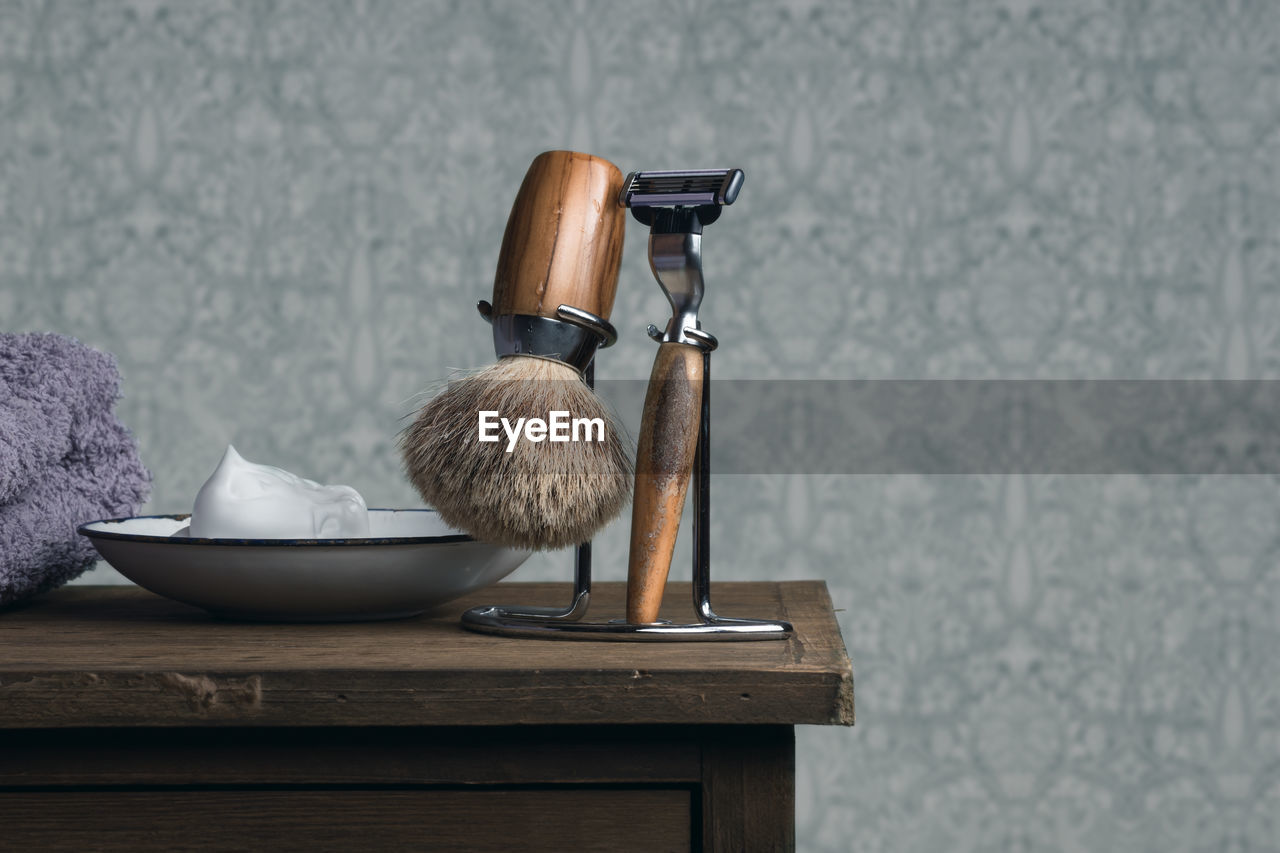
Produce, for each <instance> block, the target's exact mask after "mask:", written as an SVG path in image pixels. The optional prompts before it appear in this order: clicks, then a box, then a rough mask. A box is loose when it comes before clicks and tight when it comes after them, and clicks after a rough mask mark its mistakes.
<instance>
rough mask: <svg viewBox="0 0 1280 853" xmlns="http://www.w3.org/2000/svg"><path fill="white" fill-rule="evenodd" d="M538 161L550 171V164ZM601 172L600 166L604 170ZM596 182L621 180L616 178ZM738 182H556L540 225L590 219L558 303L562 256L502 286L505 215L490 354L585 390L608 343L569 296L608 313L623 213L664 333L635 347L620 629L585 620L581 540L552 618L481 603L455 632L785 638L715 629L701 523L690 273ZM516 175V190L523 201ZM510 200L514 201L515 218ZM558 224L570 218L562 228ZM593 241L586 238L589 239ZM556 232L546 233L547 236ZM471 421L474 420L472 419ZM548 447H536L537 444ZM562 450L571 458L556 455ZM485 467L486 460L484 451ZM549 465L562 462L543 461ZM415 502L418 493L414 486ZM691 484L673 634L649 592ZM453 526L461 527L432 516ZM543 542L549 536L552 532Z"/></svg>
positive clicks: (695, 303)
mask: <svg viewBox="0 0 1280 853" xmlns="http://www.w3.org/2000/svg"><path fill="white" fill-rule="evenodd" d="M548 161H552V162H554V163H557V164H558V165H557V166H554V167H551V166H550V164H549V163H548ZM586 161H589V162H590V165H591V166H592V167H594V168H597V169H599V168H600V167H601V164H603V163H605V162H606V161H600V160H599V159H598V158H590V157H587V155H582V154H575V153H571V152H547V153H545V154H542V155H540V156H539V158H538V159H537V160H535V161H534V165H533V166H532V167H531V168H530V176H531V177H532V176H536V175H538V174H545V173H546V172H547V170H548V169H549V168H550V171H552V172H553V173H555V174H558V175H571V174H572V173H573V172H574V171H575V170H576V169H577V168H578V166H575V165H574V164H575V163H577V164H581V163H583V162H586ZM608 165H609V166H611V164H608ZM605 172H606V173H609V174H616V176H617V177H618V178H620V177H621V173H620V172H617V170H616V169H613V170H612V171H610V169H605ZM743 180H744V175H743V172H742V170H740V169H702V170H689V171H636V172H631V173H630V174H629V175H627V177H626V178H625V179H623V180H621V181H620V182H615V181H614V180H608V179H606V180H604V181H603V182H595V183H594V184H593V183H592V182H580V183H581V185H582V186H583V188H584V189H583V193H582V195H581V196H580V197H569V196H567V195H566V194H565V192H564V190H563V187H564V186H566V185H571V184H572V181H562V182H561V183H560V184H559V185H558V186H557V187H556V188H555V190H554V194H556V195H557V203H556V204H555V205H554V206H553V207H554V211H553V212H552V213H551V214H550V215H551V218H552V219H557V218H558V219H559V220H560V221H563V220H564V219H565V218H566V217H565V215H564V213H563V211H564V210H566V209H571V210H575V211H578V212H581V211H583V210H589V211H595V214H594V215H590V216H586V217H577V219H575V220H574V225H575V226H576V227H577V229H578V230H577V231H576V232H575V233H573V234H571V235H569V236H568V239H569V241H570V244H571V246H572V252H571V254H572V256H573V257H574V258H576V259H577V260H578V261H579V262H580V265H579V266H575V267H574V269H573V272H571V273H566V274H567V275H569V276H570V277H571V278H574V279H575V281H576V283H577V285H578V287H577V288H576V290H573V291H570V295H571V297H572V296H577V297H579V298H578V300H577V301H560V299H559V298H555V297H553V298H550V299H548V298H547V296H548V294H550V293H555V292H563V291H564V290H565V289H564V288H562V287H560V286H559V285H558V283H557V281H556V280H555V273H554V270H555V266H556V262H557V261H558V260H559V259H560V258H562V257H563V255H564V252H562V251H556V250H555V249H550V250H547V251H546V252H545V254H548V257H546V258H543V257H539V258H538V264H537V272H536V273H535V274H534V275H533V276H532V277H530V278H526V279H523V280H518V281H514V282H512V281H510V280H508V279H505V278H504V269H505V268H507V267H510V266H511V265H510V264H508V263H507V259H508V255H509V251H510V250H511V247H512V246H513V245H515V244H517V243H519V242H520V241H522V240H523V239H524V236H523V235H521V234H513V233H512V229H513V227H527V225H524V224H523V221H524V215H525V214H524V213H523V212H522V213H521V214H520V216H518V215H517V211H513V213H512V217H511V220H510V221H509V223H508V228H507V234H506V236H505V237H504V241H503V260H502V261H500V262H499V271H498V277H497V281H496V282H495V300H494V303H493V304H490V303H488V302H485V301H482V302H480V304H479V311H480V314H481V316H483V317H484V319H485V320H487V321H489V322H490V324H491V325H492V327H493V337H494V349H495V351H496V353H497V355H498V356H499V357H500V358H501V357H503V356H510V355H513V354H520V355H526V356H534V357H536V358H541V359H551V360H558V361H561V362H563V363H565V364H567V365H569V366H571V367H572V368H573V369H574V370H575V371H577V372H578V373H579V374H580V376H581V380H582V382H584V383H585V385H586V386H587V387H588V388H592V387H594V375H595V357H596V353H597V350H599V349H604V348H607V347H609V346H610V345H612V344H613V343H614V342H615V341H616V340H617V337H618V333H617V331H616V329H615V328H614V326H613V325H612V324H611V323H610V321H609V319H608V318H607V316H606V315H602V314H601V313H597V312H594V311H592V310H589V308H588V307H584V305H583V304H581V302H582V301H583V300H582V299H581V296H582V294H588V300H590V301H591V302H592V304H594V305H600V304H602V302H603V303H604V304H606V305H609V304H611V303H612V297H613V291H614V287H615V286H616V275H617V268H618V264H619V260H620V254H621V241H620V240H616V239H614V235H615V234H616V233H619V232H620V226H619V224H618V220H619V218H620V217H619V216H618V214H619V213H620V212H625V211H628V210H629V211H630V213H631V215H632V216H634V217H635V219H636V220H637V221H639V222H640V223H642V224H643V225H646V226H648V227H649V252H648V256H649V266H650V268H651V269H652V272H653V275H654V277H655V278H656V280H657V282H658V284H659V286H660V287H661V288H662V291H663V293H664V294H665V295H666V297H667V300H668V301H669V302H670V304H671V312H672V313H671V319H670V320H669V321H668V322H667V323H666V326H665V328H663V329H659V328H658V327H657V326H655V325H649V327H648V334H649V336H650V337H651V338H652V339H653V340H655V341H656V342H657V343H658V354H657V357H656V359H655V361H654V365H653V370H652V373H651V375H650V379H649V385H648V389H647V392H646V395H645V403H644V415H643V420H642V422H641V428H640V434H639V438H638V441H637V448H636V461H635V476H634V494H633V498H632V518H631V537H630V557H629V560H628V580H627V612H626V618H625V619H622V618H619V619H614V620H610V621H603V622H601V621H589V620H587V619H585V616H586V613H587V609H588V606H589V603H590V598H591V542H590V539H586V540H585V541H581V542H580V543H579V544H578V545H577V546H576V549H575V560H574V589H573V595H572V598H571V600H570V601H569V603H568V604H567V605H566V606H565V607H564V608H563V609H555V608H541V607H521V606H515V605H488V606H483V607H476V608H472V609H470V610H468V611H466V612H465V613H464V614H463V616H462V624H463V625H464V626H466V627H467V628H469V629H472V630H475V631H480V632H486V633H494V634H502V635H505V636H517V637H543V638H556V639H579V640H630V641H689V640H766V639H785V638H787V637H789V636H790V635H791V632H792V628H791V626H790V625H789V624H788V623H786V622H782V621H774V620H763V619H744V618H729V617H723V616H719V615H717V614H716V613H715V611H714V610H713V608H712V605H711V561H710V557H711V549H710V538H709V519H710V486H711V465H710V442H711V421H710V414H711V407H710V403H711V386H710V381H709V380H710V368H711V353H712V352H713V351H714V350H715V349H716V347H717V341H716V338H715V336H714V335H712V334H710V333H709V332H707V331H706V330H704V329H703V328H702V323H701V322H700V320H699V318H698V311H699V308H700V307H701V304H702V298H703V293H704V279H703V270H702V235H703V229H704V227H706V226H708V225H710V224H712V223H713V222H715V221H716V220H718V219H719V217H720V215H721V213H722V212H723V211H724V208H725V207H727V206H729V205H732V204H733V203H734V201H735V200H736V199H737V197H738V193H739V191H740V190H741V188H742V184H743ZM529 181H530V177H527V178H526V184H525V186H523V187H522V188H521V197H525V196H526V190H527V189H528V185H529ZM519 207H520V200H518V201H517V209H518V208H519ZM575 216H576V214H575ZM570 218H572V217H570ZM597 230H598V231H600V232H603V233H607V235H608V239H605V237H603V236H594V235H593V234H592V232H593V231H597ZM557 233H559V232H557ZM583 267H585V268H586V269H588V270H597V271H603V273H599V274H598V280H597V281H590V280H588V281H583V280H582V279H581V277H580V276H579V275H578V273H579V271H580V270H581V269H582V268H583ZM513 286H514V288H515V289H517V290H519V291H521V292H528V293H533V294H536V298H534V299H526V300H525V303H526V304H528V305H536V308H535V309H534V310H533V311H532V312H530V313H521V312H516V311H512V310H510V309H509V308H506V309H504V308H502V307H499V306H500V305H501V306H509V305H510V304H512V302H513V300H512V299H511V298H510V297H509V292H510V290H511V289H512V288H513ZM599 288H604V289H606V290H607V293H608V298H607V300H601V299H600V298H599V297H598V296H597V297H595V298H594V299H592V298H591V294H594V293H596V292H597V290H598V289H599ZM473 417H474V416H473ZM546 446H547V447H550V445H549V444H548V445H546ZM566 449H567V450H568V451H569V452H572V451H573V448H566ZM405 451H406V457H407V458H411V454H412V451H413V448H412V445H411V441H406V445H405ZM492 456H493V458H497V456H498V454H497V453H496V448H495V452H494V453H493V454H492ZM549 464H550V465H551V466H552V467H557V466H560V467H563V463H560V462H559V461H556V460H552V461H551V462H550V463H549ZM409 467H410V469H411V479H414V481H415V485H419V488H420V491H423V493H424V497H426V498H428V499H429V498H430V497H431V495H429V494H428V493H427V491H426V490H424V489H422V488H421V484H420V482H419V480H418V478H415V477H413V476H412V469H413V465H412V463H410V466H409ZM691 482H692V486H693V530H692V533H693V555H692V563H693V567H692V576H693V584H692V589H693V605H694V612H695V614H696V616H697V619H698V621H697V622H694V623H689V624H673V623H671V622H668V621H664V620H660V619H659V618H658V613H659V609H660V607H661V604H662V599H663V592H664V589H665V587H666V582H667V577H668V574H669V572H670V568H671V562H672V558H673V552H674V548H675V543H676V536H677V533H678V532H679V528H680V523H681V516H682V512H683V508H684V504H685V499H686V495H687V492H688V490H689V486H690V484H691ZM595 483H596V480H595V479H594V478H592V477H590V476H588V478H587V479H586V481H585V482H577V483H566V484H564V485H563V488H562V490H561V494H562V496H565V495H567V496H568V497H569V499H573V497H574V496H575V495H580V494H582V493H583V492H589V491H590V490H591V489H592V488H593V487H594V485H595ZM446 520H448V521H450V523H452V524H455V525H457V526H459V527H461V528H462V529H467V526H468V521H469V519H467V518H457V519H448V518H447V519H446ZM549 535H550V536H552V537H554V536H555V532H554V531H552V532H551V533H550V534H549Z"/></svg>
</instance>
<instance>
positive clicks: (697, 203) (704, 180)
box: [618, 169, 744, 208]
mask: <svg viewBox="0 0 1280 853" xmlns="http://www.w3.org/2000/svg"><path fill="white" fill-rule="evenodd" d="M743 177H744V176H743V174H742V170H741V169H688V170H683V171H670V172H632V173H631V174H630V175H627V179H626V180H625V181H623V182H622V193H621V195H620V196H619V197H618V203H619V204H621V205H622V206H623V207H630V208H636V207H702V206H704V205H724V204H733V202H734V200H735V199H737V198H738V190H740V189H741V188H742V180H743Z"/></svg>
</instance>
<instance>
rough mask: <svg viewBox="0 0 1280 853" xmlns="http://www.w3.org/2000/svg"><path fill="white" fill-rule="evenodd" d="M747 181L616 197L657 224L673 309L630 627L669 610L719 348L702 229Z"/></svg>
mask: <svg viewBox="0 0 1280 853" xmlns="http://www.w3.org/2000/svg"><path fill="white" fill-rule="evenodd" d="M743 178H744V175H743V172H742V170H741V169H697V170H689V171H669V172H632V173H631V174H630V175H628V176H627V178H626V180H625V181H623V184H622V192H621V193H620V194H619V197H618V203H619V204H621V205H622V206H623V207H627V208H630V210H631V213H632V215H633V216H634V217H635V218H636V219H637V220H639V221H640V222H642V223H643V224H645V225H648V226H649V267H650V268H651V269H652V270H653V276H654V278H656V279H657V280H658V284H659V286H661V287H662V292H663V293H665V294H666V296H667V301H668V302H670V303H671V319H670V320H669V321H668V322H667V325H666V328H665V329H661V330H660V329H658V328H657V327H656V326H653V325H650V326H649V336H650V337H651V338H653V339H654V340H656V341H658V344H659V345H658V355H657V357H656V358H655V359H654V362H653V372H652V373H651V374H650V376H649V387H648V390H647V391H646V392H645V400H644V417H643V420H642V421H641V424H640V436H639V439H638V441H637V446H636V477H635V495H634V499H633V501H632V504H631V552H630V557H629V559H628V565H627V621H628V622H630V623H632V624H646V623H652V622H656V621H657V619H658V611H659V609H660V608H661V606H662V594H663V591H664V590H665V589H666V585H667V576H668V575H669V574H670V572H671V557H672V554H673V552H674V550H675V544H676V535H677V534H678V533H679V532H680V515H681V513H682V512H683V510H684V501H685V496H686V494H687V493H688V490H689V479H690V475H691V473H692V470H693V458H694V451H695V449H696V447H697V441H698V431H699V428H700V426H701V424H700V420H701V402H702V386H703V382H704V379H705V364H706V354H707V353H708V352H710V351H711V350H713V349H715V347H716V339H715V337H713V336H712V335H710V334H708V333H706V332H704V331H703V330H702V326H701V324H700V323H699V321H698V309H699V308H700V307H701V305H702V295H703V278H702V229H703V227H704V226H706V225H710V224H711V223H712V222H715V221H716V220H717V219H719V218H720V214H721V212H722V211H723V209H724V207H725V206H726V205H730V204H733V203H734V201H735V200H736V199H737V197H738V192H739V190H741V188H742V181H743Z"/></svg>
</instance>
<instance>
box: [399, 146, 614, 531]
mask: <svg viewBox="0 0 1280 853" xmlns="http://www.w3.org/2000/svg"><path fill="white" fill-rule="evenodd" d="M621 188H622V173H621V172H620V171H619V170H618V168H617V167H616V166H614V165H613V164H612V163H610V162H608V161H607V160H602V159H600V158H598V157H592V156H590V155H587V154H579V153H575V152H570V151H548V152H545V153H543V154H540V155H538V157H537V158H536V159H535V160H534V161H533V164H532V165H531V166H530V167H529V171H528V173H527V174H526V175H525V178H524V182H523V183H522V184H521V185H520V190H519V192H518V193H517V195H516V200H515V203H514V204H513V205H512V208H511V215H510V217H509V218H508V220H507V229H506V232H505V234H504V236H503V238H502V251H501V254H500V255H499V258H498V269H497V273H496V275H495V276H494V285H493V303H492V306H489V305H488V304H486V303H481V306H480V307H481V313H482V314H485V316H486V318H487V319H489V320H490V322H491V323H492V325H493V337H494V348H495V350H496V352H497V354H498V356H499V361H498V362H497V363H496V364H494V365H491V366H489V367H487V368H484V369H483V370H480V371H477V372H475V373H472V374H471V375H469V376H465V377H463V378H461V379H456V380H454V381H452V382H450V383H449V384H448V386H447V388H446V389H445V390H444V391H443V392H442V393H441V394H439V395H438V396H437V397H435V398H434V399H432V400H431V401H430V402H428V403H427V404H426V405H425V406H423V407H422V409H421V410H420V411H419V413H418V415H417V417H416V418H415V420H414V421H413V423H412V425H411V426H410V427H409V428H408V429H407V430H405V432H404V433H403V435H402V437H401V442H400V446H401V451H402V453H403V457H404V462H405V470H406V473H407V475H408V477H409V480H410V482H412V483H413V485H414V487H415V488H416V489H417V491H418V493H419V494H420V495H421V496H422V499H423V500H424V501H425V502H426V503H427V504H429V505H431V506H433V507H435V509H436V510H437V511H438V512H439V513H440V517H441V518H442V519H443V520H444V521H445V522H446V523H448V524H449V525H450V526H452V527H455V528H457V529H459V530H462V531H465V532H466V533H469V534H470V535H471V536H473V537H475V538H476V539H479V540H482V541H485V542H492V543H494V544H498V545H505V546H508V547H513V548H520V549H528V550H545V549H554V548H563V547H566V546H570V545H576V544H578V543H580V542H585V541H586V540H588V539H590V538H591V537H592V536H593V535H594V534H595V533H596V531H598V530H599V529H600V528H601V527H603V526H604V525H605V524H607V523H608V522H609V521H611V520H612V519H613V518H614V517H616V516H617V515H618V514H619V513H620V512H621V511H622V510H623V508H624V507H625V506H626V504H627V501H628V499H629V498H630V490H631V471H632V465H631V460H630V457H629V455H628V453H627V448H626V445H625V442H624V438H623V432H622V429H621V427H620V426H619V425H618V423H617V422H616V420H615V418H614V417H613V415H612V413H611V412H610V411H609V410H608V409H607V408H606V407H605V406H604V405H603V404H602V403H601V402H600V400H599V398H598V397H597V396H596V395H595V393H594V392H593V391H592V390H591V389H590V388H589V387H588V386H587V384H586V382H585V381H584V376H583V374H584V371H586V370H587V369H588V367H589V365H590V364H591V362H592V359H593V358H594V356H595V351H596V348H597V347H598V346H601V345H605V346H607V345H608V344H609V343H612V337H613V332H612V327H611V326H609V324H608V318H609V312H610V311H611V310H612V308H613V298H614V294H615V292H616V290H617V284H618V267H619V264H620V263H621V260H622V238H623V229H624V228H625V221H626V217H625V215H626V211H625V210H624V209H623V208H621V207H620V206H619V205H618V202H617V199H618V194H619V192H620V190H621ZM557 412H559V413H565V414H564V415H562V423H563V422H568V423H569V424H571V425H572V426H573V427H574V429H572V431H569V432H568V434H569V435H570V436H571V438H570V439H569V440H552V436H551V435H548V434H547V433H546V431H542V432H541V437H540V438H539V431H537V430H533V429H530V430H526V431H524V432H522V433H517V434H513V433H512V432H511V431H510V425H515V424H519V423H521V421H520V419H522V418H523V419H525V420H524V423H526V424H527V423H530V422H531V421H532V419H539V420H541V421H542V422H543V423H544V424H545V423H548V422H550V421H551V419H552V418H553V415H554V413H557ZM482 413H493V414H492V415H488V416H486V417H487V418H488V420H489V421H490V423H494V424H496V423H498V422H500V421H501V420H503V419H505V421H506V424H507V426H504V427H496V426H495V427H493V428H492V429H491V430H489V431H488V432H489V435H491V436H493V435H495V434H496V438H494V439H493V440H488V441H483V440H481V437H482V435H484V434H485V432H486V431H485V430H484V429H482V424H481V420H482ZM597 424H602V425H603V429H600V428H599V427H598V425H597ZM579 425H581V426H583V427H585V428H584V429H581V430H579V429H576V427H578V426H579ZM601 433H602V434H601ZM573 439H577V440H573ZM597 439H602V440H597Z"/></svg>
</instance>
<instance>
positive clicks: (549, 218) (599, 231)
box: [493, 151, 627, 320]
mask: <svg viewBox="0 0 1280 853" xmlns="http://www.w3.org/2000/svg"><path fill="white" fill-rule="evenodd" d="M621 191H622V172H621V171H619V170H618V167H617V166H615V165H613V164H612V163H610V162H609V161H608V160H603V159H601V158H599V157H593V156H591V155H590V154H579V153H577V152H575V151H545V152H543V153H542V154H539V155H538V156H537V157H536V158H534V161H533V163H532V164H531V165H530V166H529V171H528V172H526V173H525V176H524V182H523V183H522V184H520V191H519V192H518V193H517V194H516V200H515V203H514V204H513V205H512V206H511V216H510V217H508V219H507V230H506V233H505V234H503V237H502V252H501V254H500V255H499V256H498V271H497V274H496V275H495V276H494V280H493V310H494V313H495V314H536V315H538V316H540V317H555V316H556V309H557V308H559V307H560V306H561V305H571V306H573V307H574V308H580V309H582V310H583V311H590V312H591V313H592V314H596V315H598V316H600V317H603V318H605V319H606V320H607V319H608V318H609V312H610V311H612V310H613V297H614V294H615V293H616V292H617V289H618V267H619V265H620V264H621V262H622V238H623V234H624V229H625V227H626V219H627V211H626V209H625V208H623V207H621V206H619V204H618V194H619V193H620V192H621Z"/></svg>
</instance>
